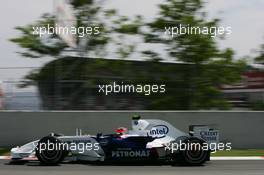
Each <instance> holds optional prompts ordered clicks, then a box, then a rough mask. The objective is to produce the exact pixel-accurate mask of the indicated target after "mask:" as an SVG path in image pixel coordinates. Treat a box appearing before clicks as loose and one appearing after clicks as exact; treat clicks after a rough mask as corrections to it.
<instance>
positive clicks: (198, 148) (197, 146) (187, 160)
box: [180, 137, 210, 166]
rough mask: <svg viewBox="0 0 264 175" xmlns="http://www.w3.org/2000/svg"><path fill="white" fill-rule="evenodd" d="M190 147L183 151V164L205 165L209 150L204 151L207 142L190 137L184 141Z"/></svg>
mask: <svg viewBox="0 0 264 175" xmlns="http://www.w3.org/2000/svg"><path fill="white" fill-rule="evenodd" d="M183 143H185V144H186V145H187V146H188V147H187V148H186V149H185V150H184V151H181V152H180V154H181V156H182V160H183V163H184V164H186V165H191V166H199V165H203V164H204V163H205V162H206V161H207V160H208V155H209V154H210V151H209V150H204V149H203V144H204V143H205V141H203V140H201V139H199V138H196V137H190V138H187V139H186V140H184V141H183Z"/></svg>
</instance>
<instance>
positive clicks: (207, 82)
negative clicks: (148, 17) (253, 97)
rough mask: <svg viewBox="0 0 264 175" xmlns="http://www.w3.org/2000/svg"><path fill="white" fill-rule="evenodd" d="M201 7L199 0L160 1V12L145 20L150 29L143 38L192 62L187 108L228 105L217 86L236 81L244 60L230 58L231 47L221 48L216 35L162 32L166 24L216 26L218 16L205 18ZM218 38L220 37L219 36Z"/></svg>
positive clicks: (232, 53)
mask: <svg viewBox="0 0 264 175" xmlns="http://www.w3.org/2000/svg"><path fill="white" fill-rule="evenodd" d="M203 7H204V2H203V1H202V0H167V1H166V3H164V4H161V5H159V8H160V13H159V16H158V17H157V18H156V19H155V20H154V21H153V22H151V23H148V24H147V26H148V27H149V30H148V32H147V33H145V34H144V36H145V42H146V43H162V44H164V45H165V48H166V51H167V53H168V55H169V57H168V58H169V59H170V60H173V61H181V62H184V63H189V64H192V65H193V66H190V69H189V70H187V71H188V72H189V74H188V78H187V79H186V81H188V84H189V86H188V87H186V88H187V89H188V90H189V93H186V98H187V99H188V101H189V105H188V107H187V108H188V109H210V108H227V107H228V106H229V104H228V103H227V102H226V100H225V99H224V98H223V96H222V95H221V92H220V90H219V87H220V86H221V85H223V84H231V83H234V82H236V81H238V80H239V79H240V73H241V71H242V70H243V68H244V65H245V63H244V62H243V61H241V60H238V61H235V60H234V59H233V55H234V52H233V51H232V49H225V50H220V49H219V48H218V46H217V37H216V38H215V37H212V36H211V35H205V34H183V35H174V37H173V38H172V37H168V36H165V35H164V33H165V31H166V30H165V28H168V27H178V28H180V26H194V27H200V28H203V27H206V28H210V27H218V26H219V21H220V20H219V19H213V20H207V19H208V18H207V15H206V12H204V11H203ZM218 38H220V39H221V38H222V36H220V37H218ZM146 53H147V54H149V55H150V57H152V58H153V57H154V58H161V56H158V55H159V53H155V51H144V54H145V55H146ZM153 55H154V56H153ZM168 58H167V59H166V60H168ZM171 102H173V101H171Z"/></svg>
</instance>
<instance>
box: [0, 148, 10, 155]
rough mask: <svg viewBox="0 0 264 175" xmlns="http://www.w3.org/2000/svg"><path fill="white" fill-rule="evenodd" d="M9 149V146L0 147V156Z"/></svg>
mask: <svg viewBox="0 0 264 175" xmlns="http://www.w3.org/2000/svg"><path fill="white" fill-rule="evenodd" d="M9 151H10V149H9V148H0V156H2V155H4V154H6V153H8V152H9Z"/></svg>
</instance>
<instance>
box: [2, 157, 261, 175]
mask: <svg viewBox="0 0 264 175" xmlns="http://www.w3.org/2000/svg"><path fill="white" fill-rule="evenodd" d="M11 174H12V175H16V174H17V175H44V174H48V175H53V174H54V175H82V174H85V175H89V174H91V175H97V174H98V175H99V174H100V175H106V174H107V175H119V174H120V175H121V174H122V175H130V174H131V175H132V174H136V175H148V174H151V175H156V174H159V175H170V174H173V175H178V174H179V175H264V161H261V160H250V161H246V160H243V161H233V160H229V161H222V160H218V161H210V162H209V163H207V164H205V165H204V166H198V167H187V166H170V165H163V166H161V165H155V166H153V165H152V166H150V165H149V166H127V165H126V166H120V165H119V166H118V165H89V164H61V165H59V166H41V165H40V164H39V163H38V162H28V163H26V164H21V165H9V164H8V161H7V160H0V175H11Z"/></svg>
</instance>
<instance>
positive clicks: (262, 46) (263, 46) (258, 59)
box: [255, 44, 264, 64]
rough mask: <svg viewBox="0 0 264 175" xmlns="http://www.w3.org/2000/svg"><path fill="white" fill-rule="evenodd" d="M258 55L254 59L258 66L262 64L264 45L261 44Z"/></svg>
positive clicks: (263, 62)
mask: <svg viewBox="0 0 264 175" xmlns="http://www.w3.org/2000/svg"><path fill="white" fill-rule="evenodd" d="M258 52H259V54H258V56H257V57H256V58H255V62H256V63H260V64H264V44H262V45H261V46H260V49H259V51H258Z"/></svg>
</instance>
